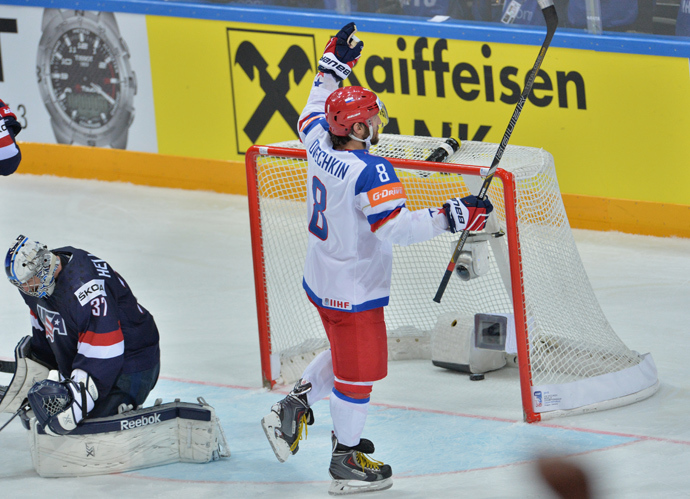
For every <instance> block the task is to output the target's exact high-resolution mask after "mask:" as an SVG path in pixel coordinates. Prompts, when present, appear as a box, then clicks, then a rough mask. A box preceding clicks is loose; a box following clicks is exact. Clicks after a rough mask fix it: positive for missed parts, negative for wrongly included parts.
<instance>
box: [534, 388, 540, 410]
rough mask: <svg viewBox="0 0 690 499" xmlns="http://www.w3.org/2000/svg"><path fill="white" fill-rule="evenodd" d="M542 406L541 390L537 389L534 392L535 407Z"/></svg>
mask: <svg viewBox="0 0 690 499" xmlns="http://www.w3.org/2000/svg"><path fill="white" fill-rule="evenodd" d="M541 406H542V397H541V392H540V391H536V392H534V407H541Z"/></svg>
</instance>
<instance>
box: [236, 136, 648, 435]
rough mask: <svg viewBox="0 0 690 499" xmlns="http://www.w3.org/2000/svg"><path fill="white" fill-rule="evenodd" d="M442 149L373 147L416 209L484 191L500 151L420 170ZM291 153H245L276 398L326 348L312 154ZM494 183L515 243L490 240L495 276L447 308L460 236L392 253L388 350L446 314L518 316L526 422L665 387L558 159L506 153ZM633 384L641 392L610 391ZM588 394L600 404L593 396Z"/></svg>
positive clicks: (481, 148) (457, 288)
mask: <svg viewBox="0 0 690 499" xmlns="http://www.w3.org/2000/svg"><path fill="white" fill-rule="evenodd" d="M440 142H442V140H440V139H432V138H427V137H406V136H397V135H394V136H391V135H386V134H383V135H382V140H381V143H380V144H379V146H378V147H377V148H376V149H374V150H372V152H374V153H377V154H380V155H382V156H386V157H388V158H389V159H390V161H391V163H392V164H393V166H394V167H395V168H396V171H397V172H398V176H399V178H400V180H401V181H402V183H403V185H404V186H405V190H406V193H407V196H408V203H407V206H408V208H409V209H411V210H416V209H421V208H427V207H434V206H440V205H441V204H443V203H444V202H445V200H447V199H448V198H450V197H454V196H464V195H467V194H469V193H470V191H471V192H476V191H477V190H478V185H480V184H481V180H482V176H483V175H485V174H486V172H487V171H488V167H489V165H490V161H491V158H492V157H493V154H494V153H495V148H496V147H497V146H496V145H495V144H485V143H475V142H465V143H463V144H462V147H461V148H460V150H459V151H458V152H456V153H455V154H454V155H453V156H451V157H450V158H449V159H448V161H449V162H448V163H429V162H426V161H423V160H422V159H423V158H425V157H427V156H428V154H429V153H430V152H431V151H432V150H433V149H435V148H436V147H438V145H439V143H440ZM289 146H290V147H278V146H253V147H251V148H250V149H249V151H247V154H246V167H247V190H248V201H249V216H250V227H251V236H252V254H253V266H254V277H255V290H256V303H257V318H258V324H259V341H260V351H261V370H262V377H263V381H264V385H265V386H269V387H272V386H273V385H275V384H276V383H280V384H289V383H291V382H293V381H294V380H295V379H297V378H298V377H299V375H300V374H301V371H302V370H303V369H304V367H306V365H307V364H308V363H309V361H310V360H311V359H312V358H313V357H314V356H315V355H316V354H317V353H319V352H320V351H322V350H323V349H325V348H327V347H328V343H327V340H326V338H325V333H324V332H323V330H322V327H321V324H320V321H319V320H318V314H317V313H316V311H315V310H314V307H313V306H312V305H311V304H309V303H308V301H307V299H306V295H305V293H304V291H303V290H302V287H301V283H302V266H303V263H304V254H305V252H306V240H307V230H306V206H305V200H306V166H307V163H306V151H305V150H304V149H303V148H301V147H300V145H299V143H297V142H293V143H289ZM495 176H496V179H495V180H494V182H493V183H492V186H491V188H490V190H489V197H490V199H491V201H492V203H493V204H494V207H495V210H494V213H493V214H492V216H491V218H490V220H493V221H492V223H491V224H489V225H488V226H487V230H490V231H498V232H502V233H503V234H505V236H504V237H501V238H500V241H499V240H496V241H492V242H491V244H490V247H489V258H490V261H491V268H490V271H489V272H488V273H487V274H486V275H485V276H482V277H479V278H477V279H473V280H471V281H462V280H460V279H459V278H457V279H456V278H455V277H454V278H453V279H452V280H451V282H450V285H449V286H448V290H447V292H446V295H445V297H444V300H443V303H441V304H438V303H435V302H433V301H432V298H433V296H434V291H435V290H436V287H437V286H438V282H439V281H440V278H441V277H442V275H443V271H444V270H445V267H446V265H447V260H448V258H449V255H450V253H451V252H452V249H453V248H452V247H453V244H454V242H455V241H457V236H453V235H451V234H448V235H447V236H446V235H442V236H439V237H437V238H434V239H433V240H431V241H428V242H425V243H418V244H416V245H411V246H409V247H406V248H399V247H397V246H396V247H395V249H394V260H395V261H394V263H393V270H394V275H393V281H392V289H391V304H390V305H389V306H388V307H387V310H386V323H387V327H388V330H389V345H390V344H391V343H392V342H397V341H400V340H399V338H402V339H405V338H410V337H414V338H415V341H418V339H419V338H422V339H424V338H425V337H426V338H427V339H428V337H429V336H430V335H432V334H433V330H434V326H435V324H436V321H439V320H442V318H443V317H445V316H447V314H449V313H455V314H458V316H468V315H469V316H472V315H474V314H477V313H489V314H491V313H497V314H509V316H510V317H511V318H512V319H513V320H514V330H515V347H516V350H517V358H518V366H519V380H520V381H519V383H520V390H521V400H522V405H523V412H524V416H525V420H526V421H528V422H534V421H539V420H541V419H544V418H546V417H551V416H558V415H564V414H573V413H580V412H587V411H591V410H598V409H605V408H609V407H616V406H619V405H625V404H627V403H632V402H635V401H636V400H640V399H642V398H646V397H648V396H650V395H651V394H653V393H654V392H655V391H656V389H657V387H658V380H657V378H656V369H655V367H654V363H653V360H652V359H651V355H648V354H647V355H640V354H638V353H637V352H634V351H631V350H629V349H628V348H627V347H626V346H625V345H624V344H623V343H622V341H621V340H620V339H619V338H618V337H617V335H616V334H615V332H613V330H612V328H611V327H610V325H609V324H608V321H607V320H606V318H605V317H604V316H603V312H601V309H600V307H599V305H598V302H597V300H596V297H594V293H593V291H592V289H591V286H590V284H589V280H588V278H587V276H586V273H585V272H584V268H583V267H582V263H581V261H580V259H579V254H578V253H577V248H576V247H575V243H574V239H573V237H572V233H571V231H570V227H569V224H568V221H567V215H566V214H565V209H564V208H563V203H562V200H561V197H560V191H559V190H558V183H557V180H556V175H555V167H554V165H553V158H552V156H551V155H550V154H549V153H547V152H545V151H543V150H539V149H534V148H525V147H518V146H509V147H508V148H507V150H506V152H505V154H504V158H503V160H502V163H501V165H500V167H499V168H498V169H497V171H496V174H495ZM496 180H500V181H496ZM525 238H526V239H525ZM444 314H445V315H444ZM563 317H565V320H563ZM390 335H392V336H390ZM391 338H395V340H391ZM403 357H404V356H403ZM593 359H594V360H593ZM626 378H633V379H634V381H633V382H624V383H623V384H624V385H625V386H623V387H622V388H621V389H618V388H614V389H612V388H611V386H613V385H620V381H621V379H626ZM583 391H586V392H589V391H592V392H595V393H596V395H594V396H590V395H587V396H582V394H581V393H582V392H583Z"/></svg>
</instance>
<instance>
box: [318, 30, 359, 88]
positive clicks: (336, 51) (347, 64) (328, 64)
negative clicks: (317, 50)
mask: <svg viewBox="0 0 690 499" xmlns="http://www.w3.org/2000/svg"><path fill="white" fill-rule="evenodd" d="M355 31H357V27H356V26H355V23H349V24H346V25H345V26H343V28H342V29H341V30H340V31H338V34H337V35H335V36H334V37H332V38H331V39H330V40H329V41H328V43H327V44H326V48H325V49H324V51H323V56H321V60H319V71H322V72H324V73H330V74H332V75H333V76H335V78H336V79H337V80H338V81H341V80H345V79H347V77H348V76H350V73H352V68H354V67H355V64H357V61H358V60H359V58H360V56H361V55H362V47H364V42H362V41H356V43H355V39H354V38H351V37H352V36H353V35H354V33H355ZM348 41H349V42H350V43H352V44H353V45H352V46H351V45H349V44H348Z"/></svg>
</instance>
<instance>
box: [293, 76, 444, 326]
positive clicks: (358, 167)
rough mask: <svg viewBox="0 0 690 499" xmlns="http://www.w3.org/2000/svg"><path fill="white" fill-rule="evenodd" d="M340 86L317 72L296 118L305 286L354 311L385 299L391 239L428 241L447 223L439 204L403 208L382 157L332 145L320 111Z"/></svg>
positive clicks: (323, 302)
mask: <svg viewBox="0 0 690 499" xmlns="http://www.w3.org/2000/svg"><path fill="white" fill-rule="evenodd" d="M337 88H338V86H337V83H336V81H335V79H334V78H333V77H332V76H331V75H329V74H323V73H319V74H317V76H316V77H315V78H314V85H313V87H312V91H311V93H310V95H309V100H308V102H307V106H306V107H305V109H304V111H303V112H302V115H301V116H300V121H299V127H298V129H299V134H300V139H301V140H302V142H303V143H304V145H305V146H306V149H307V157H308V160H309V167H308V173H307V224H308V231H309V242H308V246H307V257H306V261H305V264H304V280H303V286H304V289H305V290H306V292H307V294H308V295H309V297H310V298H311V299H312V300H313V301H314V302H315V303H316V304H317V305H320V306H322V307H324V308H332V309H338V310H346V311H351V312H359V311H363V310H369V309H373V308H378V307H382V306H385V305H387V304H388V299H389V293H390V284H391V271H392V262H393V244H399V245H402V246H406V245H408V244H412V243H416V242H420V241H426V240H428V239H431V238H432V237H434V236H436V235H438V234H441V233H443V232H445V231H446V230H447V227H448V222H447V220H446V216H445V214H443V212H442V211H441V210H438V209H424V210H417V211H414V212H412V211H409V210H408V209H407V208H406V207H405V199H406V198H405V189H404V187H403V184H402V183H401V182H400V180H399V179H398V177H397V176H396V174H395V171H394V170H393V167H392V165H391V164H390V162H389V161H388V160H387V159H385V158H382V157H380V156H374V155H372V154H369V152H368V151H366V150H354V151H337V150H334V149H333V144H332V143H331V139H330V136H329V134H328V123H327V121H326V116H325V112H324V109H325V102H326V99H327V98H328V96H329V95H330V94H331V93H332V92H334V91H335V90H336V89H337Z"/></svg>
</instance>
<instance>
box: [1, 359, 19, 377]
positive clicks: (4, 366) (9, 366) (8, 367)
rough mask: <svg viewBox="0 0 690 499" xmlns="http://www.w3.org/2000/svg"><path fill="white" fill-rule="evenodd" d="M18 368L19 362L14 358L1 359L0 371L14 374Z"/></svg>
mask: <svg viewBox="0 0 690 499" xmlns="http://www.w3.org/2000/svg"><path fill="white" fill-rule="evenodd" d="M16 368H17V363H16V362H15V361H13V360H0V373H9V374H13V373H14V371H15V369H16Z"/></svg>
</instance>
